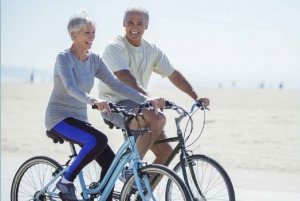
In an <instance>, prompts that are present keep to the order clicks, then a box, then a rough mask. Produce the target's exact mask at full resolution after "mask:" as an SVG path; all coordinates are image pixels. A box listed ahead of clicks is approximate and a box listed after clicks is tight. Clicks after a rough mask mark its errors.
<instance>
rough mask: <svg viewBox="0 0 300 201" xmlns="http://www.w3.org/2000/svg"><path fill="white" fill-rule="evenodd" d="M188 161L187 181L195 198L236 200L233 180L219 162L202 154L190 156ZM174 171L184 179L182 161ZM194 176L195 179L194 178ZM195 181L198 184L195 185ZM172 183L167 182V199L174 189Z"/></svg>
mask: <svg viewBox="0 0 300 201" xmlns="http://www.w3.org/2000/svg"><path fill="white" fill-rule="evenodd" d="M187 161H188V163H189V165H188V166H186V172H187V178H188V182H187V181H185V183H188V184H189V186H190V189H191V191H192V194H193V196H194V198H197V199H198V200H224V201H226V200H228V201H235V193H234V189H233V185H232V182H231V180H230V178H229V176H228V174H227V173H226V171H225V170H224V168H223V167H222V166H221V165H220V164H219V163H218V162H216V161H215V160H213V159H212V158H210V157H208V156H205V155H200V154H196V155H191V156H188V157H187ZM174 171H175V172H176V173H177V174H178V175H179V176H180V178H182V179H183V174H182V169H181V164H180V162H179V163H178V164H177V165H176V166H175V167H174ZM192 172H194V173H195V175H196V176H195V177H193V176H192ZM193 178H195V179H194V180H193ZM183 180H184V179H183ZM195 182H197V184H198V185H195ZM170 185H171V181H169V182H168V184H167V189H166V200H170V199H168V198H167V195H168V194H169V191H172V188H171V186H170ZM197 186H198V187H199V188H197ZM199 191H200V192H201V194H202V195H203V196H204V198H203V197H202V196H201V194H200V192H199Z"/></svg>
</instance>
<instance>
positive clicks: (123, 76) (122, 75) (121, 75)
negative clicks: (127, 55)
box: [114, 70, 148, 95]
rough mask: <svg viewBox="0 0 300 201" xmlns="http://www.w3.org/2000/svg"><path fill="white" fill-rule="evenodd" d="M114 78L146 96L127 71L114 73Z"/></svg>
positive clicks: (145, 92)
mask: <svg viewBox="0 0 300 201" xmlns="http://www.w3.org/2000/svg"><path fill="white" fill-rule="evenodd" d="M114 74H115V76H116V77H117V78H118V79H119V80H120V81H121V82H123V83H124V84H126V85H128V86H130V87H131V88H133V89H135V90H136V91H138V92H140V93H142V94H144V95H147V94H148V93H147V91H146V90H145V89H144V88H143V87H142V86H141V85H140V83H139V82H138V81H137V80H136V79H135V77H134V76H133V75H132V74H131V73H130V71H129V70H119V71H116V72H114Z"/></svg>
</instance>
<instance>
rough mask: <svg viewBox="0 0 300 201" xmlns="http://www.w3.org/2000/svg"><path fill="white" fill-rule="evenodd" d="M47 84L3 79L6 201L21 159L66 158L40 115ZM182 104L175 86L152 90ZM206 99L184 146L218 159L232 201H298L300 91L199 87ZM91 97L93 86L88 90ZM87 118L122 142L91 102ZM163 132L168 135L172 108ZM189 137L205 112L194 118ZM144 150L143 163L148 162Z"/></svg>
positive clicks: (66, 150) (115, 146)
mask: <svg viewBox="0 0 300 201" xmlns="http://www.w3.org/2000/svg"><path fill="white" fill-rule="evenodd" d="M51 90H52V84H49V83H44V84H29V83H2V84H1V93H2V94H1V200H3V201H6V200H10V197H9V196H10V186H11V182H12V179H13V176H14V174H15V172H16V171H17V169H18V167H19V166H20V165H21V163H22V162H24V161H25V160H26V159H28V158H30V157H32V156H36V155H47V156H50V157H53V158H55V159H56V160H58V161H59V162H66V160H67V157H68V155H69V154H70V151H69V147H68V145H67V144H64V145H57V144H53V143H52V141H51V140H50V139H49V138H47V137H46V135H45V126H44V112H45V108H46V105H47V102H48V99H49V96H50V93H51ZM149 91H150V93H151V94H153V95H155V96H162V97H165V98H166V99H169V100H171V101H173V102H176V103H177V104H178V105H180V106H182V107H183V108H185V109H187V110H188V109H190V107H191V105H192V104H193V101H192V99H190V98H189V97H188V96H186V95H184V94H183V93H182V92H179V91H178V90H177V89H175V88H174V87H164V88H160V87H156V86H152V88H150V90H149ZM197 91H199V92H200V94H202V95H203V96H206V97H208V98H210V99H211V106H210V109H211V110H210V111H208V112H206V125H205V129H204V131H203V133H202V136H201V137H200V139H199V140H198V141H197V142H196V143H195V144H194V145H193V146H191V147H190V149H191V150H194V153H201V154H205V155H207V156H210V157H211V158H213V159H215V160H217V161H218V162H219V163H220V164H221V165H222V166H223V167H224V168H225V169H226V171H227V172H228V174H229V176H230V178H231V179H232V182H233V185H234V188H235V191H236V198H237V200H238V201H252V200H257V201H269V200H275V201H277V200H285V201H296V200H297V201H299V200H300V92H299V91H289V90H279V89H278V90H277V89H273V90H272V89H264V90H263V89H202V88H198V89H197ZM92 93H93V94H94V95H97V88H96V87H95V88H94V89H93V91H92ZM88 112H89V119H90V121H91V123H92V124H93V125H94V126H95V127H96V128H98V129H100V130H101V131H103V132H104V133H106V134H107V136H108V138H109V144H110V145H111V146H112V148H113V149H114V150H115V151H116V150H117V149H118V148H119V146H120V144H121V143H122V141H123V138H122V137H121V133H120V131H118V130H110V129H108V127H107V126H105V125H104V123H103V122H102V119H101V118H100V116H99V113H98V112H97V111H95V110H92V109H90V107H89V111H88ZM165 113H166V116H167V117H168V123H167V126H166V131H167V133H168V135H169V136H174V133H175V128H174V123H173V122H174V120H173V118H174V115H175V114H174V112H171V111H165ZM194 122H195V125H194V130H195V131H194V133H195V134H193V136H192V137H191V138H192V139H195V138H196V137H197V134H198V133H199V132H200V129H201V127H202V122H203V113H202V112H197V113H196V114H195V117H194ZM152 159H153V156H152V155H151V154H149V155H148V156H147V157H146V160H148V161H151V160H152Z"/></svg>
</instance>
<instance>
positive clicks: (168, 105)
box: [164, 100, 210, 113]
mask: <svg viewBox="0 0 300 201" xmlns="http://www.w3.org/2000/svg"><path fill="white" fill-rule="evenodd" d="M196 106H197V107H198V108H200V109H201V110H208V111H209V110H210V109H209V108H208V107H205V106H204V103H203V102H202V101H200V100H197V101H196V102H195V103H194V104H193V106H192V108H191V111H190V112H189V113H192V112H193V111H194V109H195V107H196ZM179 108H180V107H178V105H176V104H175V103H173V102H171V101H168V100H166V101H165V107H164V109H173V110H177V109H179Z"/></svg>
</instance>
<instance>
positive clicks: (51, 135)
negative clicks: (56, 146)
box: [46, 130, 64, 144]
mask: <svg viewBox="0 0 300 201" xmlns="http://www.w3.org/2000/svg"><path fill="white" fill-rule="evenodd" d="M46 135H47V136H48V137H49V138H51V139H52V140H53V143H57V142H59V143H60V144H62V143H64V139H62V138H61V137H59V136H58V135H57V134H56V133H54V132H52V131H48V130H47V131H46Z"/></svg>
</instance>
